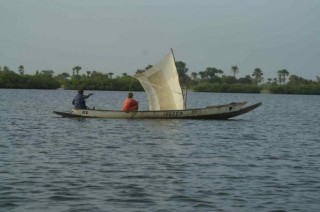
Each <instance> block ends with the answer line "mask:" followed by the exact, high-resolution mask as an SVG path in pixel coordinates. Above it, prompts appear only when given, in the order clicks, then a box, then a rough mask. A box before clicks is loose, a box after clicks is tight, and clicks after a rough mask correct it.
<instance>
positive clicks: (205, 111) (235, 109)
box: [53, 102, 262, 120]
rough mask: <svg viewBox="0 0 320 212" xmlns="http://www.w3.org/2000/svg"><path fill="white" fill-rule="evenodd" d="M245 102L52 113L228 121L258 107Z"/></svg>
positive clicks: (117, 117) (123, 117) (93, 116)
mask: <svg viewBox="0 0 320 212" xmlns="http://www.w3.org/2000/svg"><path fill="white" fill-rule="evenodd" d="M245 104H246V102H234V103H230V104H226V105H217V106H209V107H206V108H197V109H186V110H164V111H136V112H129V113H126V112H122V111H116V110H80V109H72V111H71V113H66V112H59V111H53V113H55V114H57V115H61V116H63V117H69V118H76V117H83V118H108V119H222V120H224V119H229V118H233V117H236V116H239V115H242V114H245V113H248V112H250V111H251V110H253V109H255V108H257V107H259V106H260V105H261V104H262V103H261V102H259V103H256V104H254V105H250V106H248V107H243V106H244V105H245Z"/></svg>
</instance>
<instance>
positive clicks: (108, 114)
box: [53, 51, 262, 119]
mask: <svg viewBox="0 0 320 212" xmlns="http://www.w3.org/2000/svg"><path fill="white" fill-rule="evenodd" d="M134 77H135V78H136V79H138V80H139V82H140V83H141V85H142V87H143V88H144V90H145V92H146V94H147V97H148V103H149V110H148V111H132V112H123V111H120V110H83V109H72V111H71V112H59V111H53V113H55V114H57V115H61V116H63V117H86V118H109V119H229V118H233V117H236V116H239V115H242V114H245V113H248V112H250V111H251V110H253V109H255V108H257V107H259V106H260V105H261V104H262V103H261V102H259V103H256V104H253V105H250V106H246V107H245V104H246V103H247V102H246V101H241V102H232V103H230V104H225V105H216V106H208V107H205V108H194V109H193V108H190V109H187V108H186V104H185V99H184V95H183V92H182V89H181V86H180V83H179V76H178V72H177V68H176V66H175V60H174V56H173V52H172V51H171V52H170V53H169V54H168V55H167V56H166V57H164V58H163V59H162V60H160V61H159V62H158V63H157V64H155V65H154V66H152V68H150V69H148V70H145V71H144V72H142V73H139V74H136V75H135V76H134Z"/></svg>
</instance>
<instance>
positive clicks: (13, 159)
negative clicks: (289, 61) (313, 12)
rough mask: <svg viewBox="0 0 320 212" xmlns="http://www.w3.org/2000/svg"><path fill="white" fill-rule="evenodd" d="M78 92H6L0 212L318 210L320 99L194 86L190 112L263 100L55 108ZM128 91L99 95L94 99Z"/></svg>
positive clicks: (0, 94) (107, 100)
mask: <svg viewBox="0 0 320 212" xmlns="http://www.w3.org/2000/svg"><path fill="white" fill-rule="evenodd" d="M74 95H75V91H63V90H54V91H51V90H6V89H3V90H0V133H1V134H0V135H1V136H0V211H17V212H20V211H21V212H26V211H27V212H29V211H32V212H37V211H49V212H51V211H52V212H53V211H97V212H100V211H159V212H160V211H161V212H163V211H170V212H171V211H183V212H185V211H319V210H320V203H319V202H320V192H319V191H320V168H319V167H320V152H319V149H320V138H319V135H320V126H319V120H320V113H319V105H320V96H301V95H268V94H264V95H259V94H214V93H192V92H190V93H189V95H188V101H189V106H190V107H201V106H207V105H210V104H211V105H215V104H223V103H229V102H232V101H238V100H243V99H246V100H248V101H249V102H251V103H255V102H259V101H262V102H263V105H262V106H261V107H259V108H257V109H256V110H254V111H252V112H250V113H248V114H245V115H242V116H239V117H237V118H235V119H233V120H228V121H208V120H108V119H69V118H60V117H58V116H56V115H55V114H52V113H51V111H52V110H59V111H68V110H70V108H71V100H72V98H73V96H74ZM125 96H126V92H108V91H95V92H94V96H92V97H90V98H89V99H88V102H87V105H88V106H96V108H109V109H116V108H121V105H122V102H123V100H124V98H125ZM135 98H136V99H138V100H139V102H140V108H141V109H147V103H146V97H145V94H144V93H138V92H137V93H135Z"/></svg>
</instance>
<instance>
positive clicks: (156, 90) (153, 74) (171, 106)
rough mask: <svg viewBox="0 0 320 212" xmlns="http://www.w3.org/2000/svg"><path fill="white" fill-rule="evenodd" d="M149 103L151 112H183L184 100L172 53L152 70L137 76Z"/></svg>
mask: <svg viewBox="0 0 320 212" xmlns="http://www.w3.org/2000/svg"><path fill="white" fill-rule="evenodd" d="M134 77H135V78H137V79H138V80H139V82H140V83H141V85H142V87H143V88H144V90H145V92H146V94H147V96H148V101H149V110H183V109H184V100H183V94H182V90H181V86H180V83H179V76H178V72H177V68H176V65H175V61H174V57H173V54H172V52H170V53H169V54H168V55H167V56H165V57H164V58H163V59H162V60H160V61H159V62H158V63H157V64H155V65H154V66H152V68H150V69H148V70H146V71H144V72H142V73H139V74H136V75H135V76H134Z"/></svg>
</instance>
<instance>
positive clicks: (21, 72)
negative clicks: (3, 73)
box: [18, 65, 24, 75]
mask: <svg viewBox="0 0 320 212" xmlns="http://www.w3.org/2000/svg"><path fill="white" fill-rule="evenodd" d="M18 69H19V73H20V75H23V74H24V67H23V65H20V66H19V68H18Z"/></svg>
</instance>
